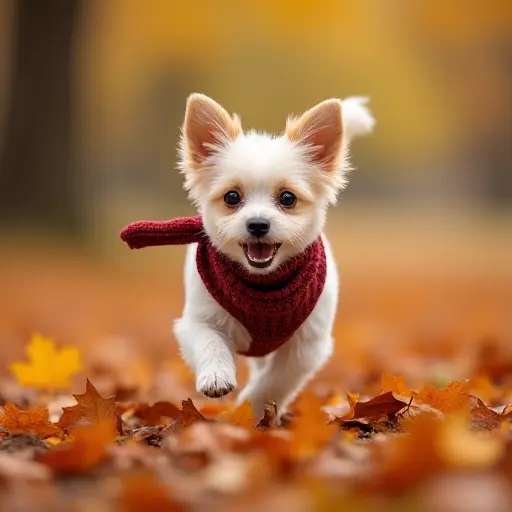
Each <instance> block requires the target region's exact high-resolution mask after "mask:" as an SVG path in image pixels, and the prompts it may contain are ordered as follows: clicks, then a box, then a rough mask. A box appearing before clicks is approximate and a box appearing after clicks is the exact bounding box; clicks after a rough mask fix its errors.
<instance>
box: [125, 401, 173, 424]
mask: <svg viewBox="0 0 512 512" xmlns="http://www.w3.org/2000/svg"><path fill="white" fill-rule="evenodd" d="M180 413H181V411H180V410H179V408H178V407H176V406H175V405H174V404H172V403H171V402H155V403H154V404H153V405H148V404H140V405H139V406H138V407H137V408H136V409H135V410H134V411H133V416H135V417H137V418H139V420H140V422H141V424H142V425H146V426H157V425H162V423H165V418H169V419H173V420H175V419H177V418H178V417H179V416H180Z"/></svg>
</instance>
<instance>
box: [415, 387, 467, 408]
mask: <svg viewBox="0 0 512 512" xmlns="http://www.w3.org/2000/svg"><path fill="white" fill-rule="evenodd" d="M416 400H417V401H418V402H420V403H424V404H428V405H430V406H431V407H434V408H435V409H438V410H440V411H441V412H444V413H457V412H461V411H463V410H464V409H468V408H469V384H468V383H467V382H451V383H450V384H448V385H447V386H446V387H445V388H442V389H437V388H436V387H434V386H432V385H431V384H429V385H427V386H425V387H424V388H423V389H421V391H420V392H419V393H418V394H417V395H416Z"/></svg>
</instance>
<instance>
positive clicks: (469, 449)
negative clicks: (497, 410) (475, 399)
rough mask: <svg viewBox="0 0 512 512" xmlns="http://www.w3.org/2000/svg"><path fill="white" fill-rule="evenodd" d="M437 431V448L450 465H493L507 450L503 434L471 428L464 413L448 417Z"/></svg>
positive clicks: (481, 466)
mask: <svg viewBox="0 0 512 512" xmlns="http://www.w3.org/2000/svg"><path fill="white" fill-rule="evenodd" d="M437 433H438V435H437V436H436V438H435V449H436V450H437V451H438V453H439V455H440V457H441V458H442V460H443V461H444V462H445V464H446V465H447V466H449V467H460V468H475V469H481V468H485V467H489V466H491V465H493V464H494V463H495V462H497V461H498V460H499V459H500V458H501V456H502V454H503V453H504V450H505V446H504V444H503V443H502V442H501V439H500V438H498V437H491V436H489V435H481V434H482V433H481V432H480V433H477V432H474V431H471V430H470V429H469V422H468V421H467V420H466V418H464V417H461V416H452V417H449V418H447V419H446V421H444V422H443V423H442V424H441V426H440V428H439V429H438V431H437ZM485 434H487V433H485Z"/></svg>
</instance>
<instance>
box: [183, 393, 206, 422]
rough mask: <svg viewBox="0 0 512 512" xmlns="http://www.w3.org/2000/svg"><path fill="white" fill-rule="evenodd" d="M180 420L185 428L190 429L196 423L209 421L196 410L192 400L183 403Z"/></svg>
mask: <svg viewBox="0 0 512 512" xmlns="http://www.w3.org/2000/svg"><path fill="white" fill-rule="evenodd" d="M179 420H180V422H181V424H182V425H183V426H184V427H188V426H189V425H192V423H195V422H196V421H207V420H206V418H205V417H204V416H203V415H202V414H201V413H200V412H199V411H198V410H197V409H196V406H195V405H194V403H193V402H192V400H191V399H190V398H188V399H187V400H183V401H182V402H181V414H180V417H179Z"/></svg>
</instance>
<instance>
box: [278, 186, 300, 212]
mask: <svg viewBox="0 0 512 512" xmlns="http://www.w3.org/2000/svg"><path fill="white" fill-rule="evenodd" d="M296 202H297V197H296V196H295V194H292V193H291V192H288V190H285V191H284V192H281V195H280V196H279V203H280V205H281V206H284V207H285V208H293V207H294V206H295V203H296Z"/></svg>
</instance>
